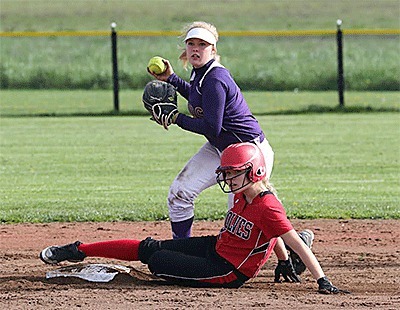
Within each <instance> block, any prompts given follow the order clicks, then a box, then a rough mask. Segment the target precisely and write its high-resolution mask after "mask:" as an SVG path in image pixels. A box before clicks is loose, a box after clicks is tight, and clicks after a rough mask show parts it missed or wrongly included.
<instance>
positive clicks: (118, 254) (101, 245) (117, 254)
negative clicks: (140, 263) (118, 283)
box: [39, 239, 140, 264]
mask: <svg viewBox="0 0 400 310" xmlns="http://www.w3.org/2000/svg"><path fill="white" fill-rule="evenodd" d="M139 244H140V240H131V239H121V240H111V241H102V242H94V243H86V244H85V243H81V242H80V241H76V242H75V243H71V244H67V245H64V246H50V247H47V248H45V249H44V250H43V251H42V252H40V254H39V257H40V259H41V260H42V261H43V262H45V263H46V264H58V263H60V262H63V261H69V262H75V263H76V262H81V261H83V260H84V259H85V258H86V257H87V256H90V257H104V258H114V259H120V260H127V261H134V260H138V249H139Z"/></svg>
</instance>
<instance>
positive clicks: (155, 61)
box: [147, 56, 167, 74]
mask: <svg viewBox="0 0 400 310" xmlns="http://www.w3.org/2000/svg"><path fill="white" fill-rule="evenodd" d="M147 68H148V69H149V71H150V72H152V73H154V74H161V73H163V72H164V71H165V70H166V69H167V67H166V66H165V64H164V62H163V59H162V57H160V56H154V57H152V58H151V59H150V60H149V63H148V64H147Z"/></svg>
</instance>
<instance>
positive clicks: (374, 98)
mask: <svg viewBox="0 0 400 310" xmlns="http://www.w3.org/2000/svg"><path fill="white" fill-rule="evenodd" d="M142 93H143V91H142V90H136V91H126V90H124V91H121V92H120V113H119V114H122V115H142V116H144V115H146V114H147V113H146V111H145V110H144V108H143V103H142ZM244 96H245V98H246V100H247V102H248V104H249V106H250V108H251V110H252V112H253V113H254V114H257V115H264V114H295V113H305V112H306V113H309V112H316V113H320V112H332V111H340V110H339V109H337V105H338V102H339V100H338V94H337V92H302V91H299V92H244ZM344 97H345V109H344V110H343V112H354V111H360V112H384V111H386V112H399V111H400V93H399V92H345V94H344ZM0 100H1V104H0V116H2V117H11V116H12V117H22V116H23V117H31V116H106V115H113V114H114V112H113V94H112V91H111V90H96V91H93V90H92V91H86V90H73V91H66V90H46V91H43V90H24V91H21V90H3V91H1V93H0ZM178 104H179V109H180V111H181V112H185V113H187V108H186V100H185V99H183V98H178Z"/></svg>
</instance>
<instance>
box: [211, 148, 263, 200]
mask: <svg viewBox="0 0 400 310" xmlns="http://www.w3.org/2000/svg"><path fill="white" fill-rule="evenodd" d="M228 170H233V171H240V172H239V173H238V174H236V175H234V176H232V177H231V176H229V177H228V176H227V174H226V171H228ZM266 172H267V169H266V166H265V161H264V156H263V154H262V152H261V150H260V149H259V148H258V146H257V145H255V144H253V143H251V142H241V143H237V144H231V145H230V146H228V147H227V148H226V149H225V150H224V151H223V152H222V154H221V165H220V166H219V167H218V168H217V170H216V171H215V173H216V174H217V182H218V184H219V186H220V187H221V189H222V191H223V192H225V193H232V192H237V191H238V190H240V189H242V188H244V187H245V186H247V185H248V184H250V183H256V182H259V181H261V180H263V179H264V178H265V176H266V174H267V173H266ZM243 174H245V177H244V178H243V181H240V182H242V184H241V185H239V184H237V183H235V179H236V178H237V177H239V176H242V175H243ZM227 177H228V178H227ZM232 187H233V188H234V190H233V191H232Z"/></svg>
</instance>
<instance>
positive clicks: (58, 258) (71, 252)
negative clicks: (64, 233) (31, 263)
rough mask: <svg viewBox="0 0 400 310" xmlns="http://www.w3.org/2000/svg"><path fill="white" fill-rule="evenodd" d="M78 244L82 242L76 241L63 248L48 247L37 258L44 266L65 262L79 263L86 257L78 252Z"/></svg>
mask: <svg viewBox="0 0 400 310" xmlns="http://www.w3.org/2000/svg"><path fill="white" fill-rule="evenodd" d="M80 244H82V242H80V241H76V242H74V243H70V244H67V245H63V246H49V247H47V248H45V249H44V250H43V251H42V252H40V254H39V257H40V259H41V260H42V261H43V262H44V263H46V264H58V263H60V262H63V261H65V260H67V261H69V262H72V263H77V262H81V261H83V260H84V259H85V257H86V255H85V253H83V252H82V251H79V250H78V246H79V245H80Z"/></svg>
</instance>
